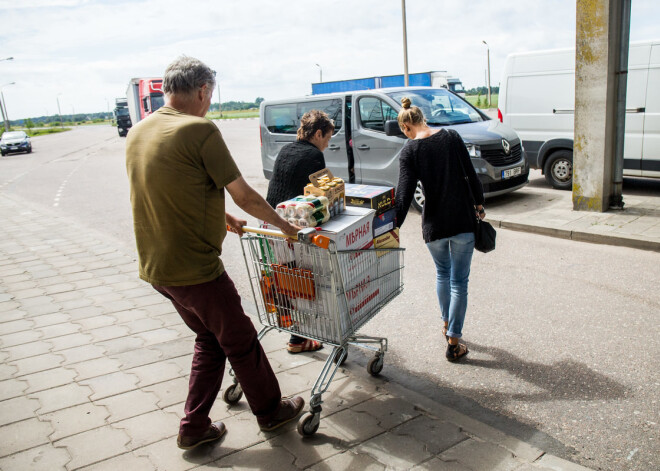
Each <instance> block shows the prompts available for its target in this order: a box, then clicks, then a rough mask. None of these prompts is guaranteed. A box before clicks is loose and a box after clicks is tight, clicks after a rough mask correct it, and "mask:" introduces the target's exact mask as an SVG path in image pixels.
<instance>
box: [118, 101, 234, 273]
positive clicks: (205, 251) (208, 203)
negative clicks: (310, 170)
mask: <svg viewBox="0 0 660 471" xmlns="http://www.w3.org/2000/svg"><path fill="white" fill-rule="evenodd" d="M126 170H127V172H128V179H129V182H130V188H131V205H132V207H133V227H134V230H135V242H136V244H137V250H138V257H139V265H140V278H142V279H143V280H145V281H147V282H149V283H151V284H154V285H160V286H187V285H194V284H199V283H204V282H207V281H211V280H213V279H215V278H217V277H218V276H220V275H221V274H222V273H223V271H224V267H223V265H222V261H221V260H220V258H219V256H220V253H221V251H222V241H223V240H224V238H225V235H226V234H227V230H226V222H225V193H224V187H225V186H226V185H227V184H229V183H231V182H233V181H234V180H236V179H237V178H238V177H240V176H241V174H240V172H239V170H238V167H237V166H236V163H235V162H234V160H233V158H232V156H231V154H230V153H229V150H228V149H227V146H226V145H225V142H224V140H223V139H222V135H221V134H220V130H219V129H218V127H217V126H216V125H215V124H213V123H212V122H211V121H209V120H207V119H205V118H199V117H196V116H192V115H189V114H186V113H182V112H180V111H177V110H175V109H173V108H170V107H162V108H160V109H159V110H158V111H156V112H155V113H154V114H153V115H151V116H149V117H148V118H146V119H144V120H143V121H141V122H139V123H137V125H135V126H133V128H132V129H131V130H130V132H129V133H128V137H127V139H126Z"/></svg>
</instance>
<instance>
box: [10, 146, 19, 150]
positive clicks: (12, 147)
mask: <svg viewBox="0 0 660 471" xmlns="http://www.w3.org/2000/svg"><path fill="white" fill-rule="evenodd" d="M9 149H11V150H18V146H11V147H10V148H9Z"/></svg>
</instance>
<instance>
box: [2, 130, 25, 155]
mask: <svg viewBox="0 0 660 471" xmlns="http://www.w3.org/2000/svg"><path fill="white" fill-rule="evenodd" d="M0 152H1V153H2V155H7V154H11V153H12V152H27V153H28V154H29V153H30V152H32V143H31V142H30V136H28V135H27V134H25V132H24V131H8V132H5V133H3V134H2V139H0Z"/></svg>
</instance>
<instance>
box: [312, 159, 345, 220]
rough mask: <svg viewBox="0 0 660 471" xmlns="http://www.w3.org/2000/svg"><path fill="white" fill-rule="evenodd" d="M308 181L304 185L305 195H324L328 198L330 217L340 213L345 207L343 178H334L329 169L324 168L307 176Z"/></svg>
mask: <svg viewBox="0 0 660 471" xmlns="http://www.w3.org/2000/svg"><path fill="white" fill-rule="evenodd" d="M309 181H310V182H311V183H309V184H308V185H307V186H305V189H304V194H305V195H314V196H325V197H326V198H328V201H329V207H328V211H329V212H330V217H331V218H333V217H335V216H337V215H338V214H340V213H341V212H342V211H343V210H344V208H345V207H346V200H345V185H344V180H342V179H341V178H336V177H335V176H334V175H333V174H332V172H331V171H330V169H328V168H324V169H323V170H319V171H318V172H315V173H312V174H311V175H310V176H309Z"/></svg>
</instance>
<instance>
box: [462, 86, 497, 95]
mask: <svg viewBox="0 0 660 471" xmlns="http://www.w3.org/2000/svg"><path fill="white" fill-rule="evenodd" d="M499 93H500V87H490V94H491V95H497V94H499ZM465 94H466V95H488V87H475V88H471V89H469V90H465Z"/></svg>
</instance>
